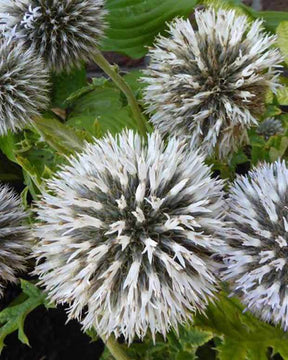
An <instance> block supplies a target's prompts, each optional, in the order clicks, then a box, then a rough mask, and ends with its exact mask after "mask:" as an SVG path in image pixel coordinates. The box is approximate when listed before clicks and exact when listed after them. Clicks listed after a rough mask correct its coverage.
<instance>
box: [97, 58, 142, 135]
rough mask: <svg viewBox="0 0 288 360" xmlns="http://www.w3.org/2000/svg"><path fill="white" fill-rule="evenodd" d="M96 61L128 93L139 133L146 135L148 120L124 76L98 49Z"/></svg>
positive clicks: (128, 99)
mask: <svg viewBox="0 0 288 360" xmlns="http://www.w3.org/2000/svg"><path fill="white" fill-rule="evenodd" d="M94 61H95V63H96V64H97V65H98V66H99V67H100V68H101V69H102V70H103V71H104V72H105V73H106V74H107V75H108V76H109V77H110V79H111V80H112V81H113V82H114V83H115V84H116V85H117V87H118V88H119V89H120V90H121V91H122V92H123V93H124V94H125V95H126V98H127V101H128V104H129V106H130V108H131V111H132V114H133V116H134V118H135V120H136V122H137V127H138V129H139V133H140V134H141V135H143V136H144V137H146V136H147V134H146V120H145V117H144V116H143V114H142V112H141V110H140V108H139V105H138V102H137V100H136V98H135V96H134V94H133V91H132V90H131V88H130V86H129V85H128V84H127V83H126V81H125V80H124V79H123V78H122V76H121V75H119V74H118V72H117V71H116V70H115V69H114V67H113V66H111V65H110V64H109V62H108V61H107V60H106V59H105V57H104V56H103V55H102V54H101V52H100V51H98V52H97V54H96V55H95V56H94Z"/></svg>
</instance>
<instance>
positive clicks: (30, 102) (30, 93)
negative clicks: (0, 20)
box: [0, 39, 49, 135]
mask: <svg viewBox="0 0 288 360" xmlns="http://www.w3.org/2000/svg"><path fill="white" fill-rule="evenodd" d="M48 102H49V100H48V72H47V71H46V69H45V67H44V64H43V62H42V60H41V59H40V58H38V57H35V56H34V54H33V52H32V51H31V50H30V49H27V50H25V51H24V50H23V48H22V46H20V45H19V44H15V43H13V42H11V41H9V40H6V39H1V40H0V135H5V134H6V133H7V132H8V130H12V131H16V130H17V129H22V128H23V127H24V126H25V125H27V124H30V123H31V122H32V118H33V117H35V116H38V115H39V114H40V111H41V110H44V109H45V108H46V106H47V105H48Z"/></svg>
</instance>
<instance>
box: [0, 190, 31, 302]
mask: <svg viewBox="0 0 288 360" xmlns="http://www.w3.org/2000/svg"><path fill="white" fill-rule="evenodd" d="M26 218H27V213H26V212H25V211H24V209H23V208H22V205H21V201H20V199H19V197H18V196H17V195H16V194H15V193H14V191H12V190H11V189H9V188H8V187H7V186H6V185H5V186H4V185H1V186H0V296H2V295H3V290H4V287H5V285H6V283H8V282H15V281H16V280H17V274H18V273H19V272H21V271H24V270H25V269H26V258H27V256H28V255H30V253H31V247H32V236H31V233H30V230H29V228H28V227H27V226H26V225H25V221H26Z"/></svg>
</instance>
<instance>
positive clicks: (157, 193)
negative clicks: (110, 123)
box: [35, 131, 224, 342]
mask: <svg viewBox="0 0 288 360" xmlns="http://www.w3.org/2000/svg"><path fill="white" fill-rule="evenodd" d="M203 160H204V159H203V158H202V157H201V156H199V155H198V154H197V152H191V151H189V150H187V146H186V145H185V142H183V141H181V140H177V139H175V138H172V139H170V141H169V143H168V144H167V146H165V144H164V142H163V140H162V139H161V137H160V135H159V134H157V133H154V134H152V135H151V136H148V144H147V146H146V145H145V144H144V143H143V140H141V138H140V136H139V135H136V134H134V133H133V132H131V131H129V132H124V133H122V134H120V135H119V136H117V137H116V138H113V137H112V136H107V137H106V138H104V139H102V140H97V141H96V142H95V143H94V144H91V145H87V147H86V148H85V149H84V151H83V153H82V154H81V155H78V156H76V157H73V158H71V159H70V163H69V165H67V166H65V167H63V169H62V170H61V171H60V172H59V173H58V174H57V176H56V177H55V178H54V179H53V180H50V181H49V182H48V189H49V192H47V193H46V194H44V195H43V198H42V202H41V203H39V205H38V206H39V209H38V215H39V217H38V220H40V222H41V224H42V225H39V226H38V227H37V234H38V236H39V237H40V238H41V241H40V242H39V245H38V246H37V247H36V249H35V255H36V256H37V258H38V259H39V260H41V261H40V263H39V265H38V266H37V267H36V272H37V274H39V275H40V279H41V282H42V284H44V285H45V287H46V290H47V291H48V293H49V296H50V298H51V300H53V301H56V302H57V303H69V304H70V311H69V317H70V318H74V317H76V318H80V319H81V321H82V323H83V325H84V328H85V329H89V328H91V327H95V328H96V329H97V331H98V332H99V334H101V335H102V336H104V337H105V338H107V337H108V336H109V335H110V334H111V333H114V334H115V335H116V336H119V335H120V334H123V335H124V337H125V338H126V339H127V340H128V341H129V342H131V341H132V340H133V338H134V336H135V334H136V335H138V336H139V337H141V338H143V336H144V335H145V334H146V333H147V330H148V329H149V330H150V331H151V333H152V336H153V337H154V336H155V333H156V332H160V333H162V334H163V335H165V334H166V332H167V331H168V330H169V328H170V327H171V326H173V327H175V328H177V324H178V323H181V322H183V321H185V320H187V319H189V318H190V317H191V314H192V313H193V312H194V311H195V310H197V309H198V310H200V311H201V310H203V309H204V308H205V306H206V305H207V303H208V300H209V298H211V297H212V296H213V293H214V291H215V284H216V279H215V276H214V272H215V269H216V268H217V263H216V262H215V261H214V260H213V259H212V258H211V257H210V255H212V254H214V253H215V252H216V251H217V249H220V247H222V246H223V244H222V241H221V240H220V239H219V238H218V237H217V235H215V234H216V233H217V232H218V231H219V230H220V229H221V228H222V227H223V221H222V218H223V214H224V210H223V209H224V206H223V203H224V201H223V191H222V186H223V184H222V182H221V181H220V180H216V179H212V178H211V177H210V169H209V167H207V166H206V165H205V164H204V162H203Z"/></svg>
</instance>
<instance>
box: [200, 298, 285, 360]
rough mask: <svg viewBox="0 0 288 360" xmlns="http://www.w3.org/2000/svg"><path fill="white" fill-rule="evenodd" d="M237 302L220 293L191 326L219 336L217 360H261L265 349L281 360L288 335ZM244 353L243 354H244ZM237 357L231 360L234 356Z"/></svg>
mask: <svg viewBox="0 0 288 360" xmlns="http://www.w3.org/2000/svg"><path fill="white" fill-rule="evenodd" d="M243 311H244V307H243V306H242V305H241V304H240V302H239V301H238V300H237V299H234V298H229V297H228V296H227V294H226V293H225V292H224V291H223V292H221V293H220V294H219V295H218V300H217V301H216V302H215V303H214V304H210V305H209V306H208V308H207V310H206V311H205V314H197V315H196V317H195V324H196V325H197V326H198V327H199V328H201V329H203V330H208V331H211V332H213V333H214V334H217V335H219V336H221V337H223V339H224V340H223V342H222V344H220V345H218V347H217V350H218V351H219V358H220V359H221V360H234V359H235V360H236V359H237V360H238V359H239V360H242V359H246V358H247V359H249V360H262V359H263V360H264V359H268V358H267V357H264V356H265V355H266V352H267V350H268V348H272V349H273V350H274V353H279V354H280V355H281V356H282V357H283V358H284V359H286V358H287V357H285V356H287V351H288V334H287V333H286V332H284V331H283V330H282V329H280V328H279V327H274V326H272V325H269V324H268V323H265V322H262V321H260V320H259V319H257V318H256V317H254V316H253V315H252V314H251V313H250V312H249V311H246V312H243ZM244 351H245V352H244ZM237 352H238V356H239V357H237V358H236V357H233V353H237Z"/></svg>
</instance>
